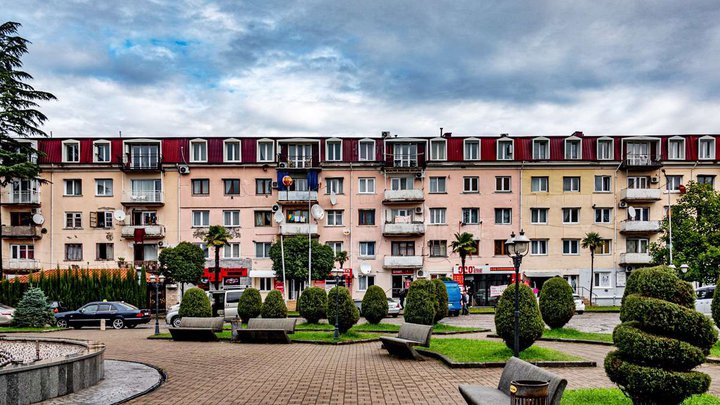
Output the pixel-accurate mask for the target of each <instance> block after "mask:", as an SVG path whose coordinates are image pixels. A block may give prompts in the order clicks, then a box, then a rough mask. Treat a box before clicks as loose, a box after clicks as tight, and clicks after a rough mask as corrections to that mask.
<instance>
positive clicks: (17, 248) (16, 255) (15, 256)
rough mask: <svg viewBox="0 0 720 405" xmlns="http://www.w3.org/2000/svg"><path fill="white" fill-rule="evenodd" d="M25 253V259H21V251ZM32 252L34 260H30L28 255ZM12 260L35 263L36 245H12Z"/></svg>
mask: <svg viewBox="0 0 720 405" xmlns="http://www.w3.org/2000/svg"><path fill="white" fill-rule="evenodd" d="M23 250H24V251H25V258H24V259H23V258H21V257H20V256H22V255H21V254H20V252H21V251H23ZM31 250H32V256H33V257H32V259H28V253H30V251H31ZM10 260H12V261H34V260H35V245H32V244H27V243H24V244H12V245H10Z"/></svg>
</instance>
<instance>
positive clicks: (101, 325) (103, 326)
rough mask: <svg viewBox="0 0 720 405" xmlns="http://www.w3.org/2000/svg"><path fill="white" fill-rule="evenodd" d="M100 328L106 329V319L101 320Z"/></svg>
mask: <svg viewBox="0 0 720 405" xmlns="http://www.w3.org/2000/svg"><path fill="white" fill-rule="evenodd" d="M100 330H105V320H104V319H101V320H100Z"/></svg>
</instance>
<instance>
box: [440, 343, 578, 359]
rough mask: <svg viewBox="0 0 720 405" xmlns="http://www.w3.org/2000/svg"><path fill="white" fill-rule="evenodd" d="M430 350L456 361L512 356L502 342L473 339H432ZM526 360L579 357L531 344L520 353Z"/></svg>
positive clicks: (507, 357) (510, 351)
mask: <svg viewBox="0 0 720 405" xmlns="http://www.w3.org/2000/svg"><path fill="white" fill-rule="evenodd" d="M430 350H431V351H433V352H436V353H440V354H443V355H445V356H446V357H448V358H450V359H451V360H454V361H456V362H462V363H466V362H498V361H506V360H507V359H509V358H510V357H512V355H513V353H512V350H510V349H508V347H507V346H505V343H502V342H493V341H488V340H474V339H433V340H432V341H431V342H430ZM520 358H521V359H523V360H528V361H573V360H582V359H581V358H579V357H576V356H571V355H568V354H565V353H561V352H559V351H556V350H552V349H546V348H543V347H538V346H532V347H530V348H528V349H526V350H524V351H523V352H521V353H520Z"/></svg>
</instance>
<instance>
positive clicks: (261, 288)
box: [258, 277, 275, 292]
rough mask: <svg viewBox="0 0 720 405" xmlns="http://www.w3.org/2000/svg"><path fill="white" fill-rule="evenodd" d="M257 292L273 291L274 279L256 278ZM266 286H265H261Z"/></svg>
mask: <svg viewBox="0 0 720 405" xmlns="http://www.w3.org/2000/svg"><path fill="white" fill-rule="evenodd" d="M258 279H259V280H260V281H258V284H259V285H258V291H261V292H268V291H272V290H273V285H274V280H275V277H258ZM263 284H267V285H263Z"/></svg>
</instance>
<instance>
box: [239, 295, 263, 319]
mask: <svg viewBox="0 0 720 405" xmlns="http://www.w3.org/2000/svg"><path fill="white" fill-rule="evenodd" d="M261 310H262V297H261V296H260V291H258V290H257V289H256V288H247V289H245V291H243V293H242V295H241V296H240V299H239V300H238V307H237V313H238V316H239V317H240V319H241V320H242V323H248V321H249V320H250V318H257V317H258V316H260V311H261Z"/></svg>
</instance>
